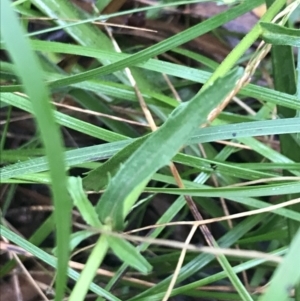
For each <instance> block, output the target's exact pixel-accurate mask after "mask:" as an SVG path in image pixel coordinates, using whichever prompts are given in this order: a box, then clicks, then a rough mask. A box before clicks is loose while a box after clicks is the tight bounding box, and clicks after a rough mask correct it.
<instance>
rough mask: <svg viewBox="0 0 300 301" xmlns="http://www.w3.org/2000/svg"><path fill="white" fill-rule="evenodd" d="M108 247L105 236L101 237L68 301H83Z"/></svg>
mask: <svg viewBox="0 0 300 301" xmlns="http://www.w3.org/2000/svg"><path fill="white" fill-rule="evenodd" d="M108 247H109V245H108V241H107V239H106V236H105V235H101V236H100V238H99V239H98V241H97V243H96V245H95V247H94V249H93V251H92V253H91V255H90V256H89V258H88V261H87V263H86V265H85V266H84V269H83V271H82V272H81V274H80V277H79V280H78V281H77V283H76V285H75V287H74V289H73V291H72V293H71V295H70V298H69V301H83V300H84V298H85V296H86V294H87V291H88V289H89V286H90V284H91V282H92V281H93V278H94V276H95V274H96V272H97V269H98V267H99V266H100V265H101V262H102V261H103V258H104V257H105V255H106V253H107V250H108Z"/></svg>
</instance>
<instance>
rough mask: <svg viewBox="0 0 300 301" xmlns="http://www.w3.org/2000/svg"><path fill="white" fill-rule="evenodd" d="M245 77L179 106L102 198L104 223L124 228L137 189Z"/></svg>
mask: <svg viewBox="0 0 300 301" xmlns="http://www.w3.org/2000/svg"><path fill="white" fill-rule="evenodd" d="M241 74H242V70H241V69H238V70H235V71H234V72H231V73H230V74H229V75H227V76H226V77H224V78H222V79H220V80H217V81H216V82H214V84H213V85H211V86H210V87H209V88H208V89H207V90H206V91H204V92H203V93H200V94H197V95H196V96H195V97H194V98H193V99H192V100H190V101H189V102H186V103H183V104H181V105H180V106H178V107H177V108H176V109H175V110H174V111H173V113H172V114H171V115H170V117H169V118H168V120H167V121H166V122H165V123H164V125H162V126H161V127H160V128H159V129H158V130H157V131H156V132H154V133H153V134H152V135H151V136H150V137H149V138H148V139H147V140H146V141H145V142H144V143H143V144H142V146H141V147H140V148H139V149H138V150H136V151H135V152H134V153H133V154H132V155H131V157H130V158H129V159H128V160H127V161H126V163H125V164H124V165H122V167H121V168H120V170H119V171H118V173H117V174H116V176H115V177H114V178H113V179H112V180H111V181H110V183H109V184H108V187H107V190H106V191H105V193H104V194H103V195H102V197H101V202H98V204H97V207H96V209H97V213H98V214H99V216H100V219H101V221H102V222H104V221H105V220H106V219H109V220H110V221H111V222H112V223H113V226H114V227H116V228H122V226H123V218H124V216H123V213H125V214H127V213H128V212H124V211H123V210H124V208H125V207H126V208H130V207H131V206H132V205H133V204H131V206H129V204H126V205H125V204H124V200H125V199H126V198H127V197H128V196H129V195H130V193H131V192H132V191H133V189H135V188H136V187H140V188H141V191H142V187H141V186H140V184H141V183H142V182H144V181H146V179H149V177H151V176H152V174H153V173H154V172H155V171H156V170H158V169H159V168H161V167H163V166H164V165H167V164H168V163H169V161H170V160H171V159H172V158H173V157H174V155H175V154H176V153H177V152H178V150H179V149H180V147H181V146H183V145H184V144H185V143H186V141H187V140H188V139H187V138H188V136H189V135H190V133H191V132H192V131H194V130H195V129H196V128H197V127H198V126H199V124H202V123H204V122H206V120H207V116H208V114H209V113H210V112H211V111H212V110H213V109H214V108H215V107H216V106H217V105H218V104H219V103H220V102H221V101H222V99H223V98H224V97H225V96H226V95H227V94H228V93H229V92H230V91H231V90H232V89H233V87H234V85H235V83H236V81H237V79H238V77H239V76H240V75H241ZM137 171H138V172H137ZM141 191H140V192H141ZM135 192H136V191H135ZM131 201H133V200H132V199H131Z"/></svg>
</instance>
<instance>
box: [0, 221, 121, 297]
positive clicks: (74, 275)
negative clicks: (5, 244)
mask: <svg viewBox="0 0 300 301" xmlns="http://www.w3.org/2000/svg"><path fill="white" fill-rule="evenodd" d="M0 233H1V235H2V236H3V237H5V238H7V239H8V240H9V241H11V242H13V243H15V244H16V245H17V246H20V247H21V248H23V249H24V250H25V251H27V252H29V253H30V254H32V255H34V256H35V257H36V258H39V259H40V260H41V261H43V262H44V263H45V264H47V265H49V266H51V267H53V268H55V269H57V266H58V261H57V259H56V258H55V257H54V256H51V255H49V254H48V253H46V252H45V251H43V250H42V249H40V248H38V247H37V246H35V245H33V244H32V243H30V242H29V241H27V240H26V239H24V238H22V237H20V236H18V235H17V234H16V233H14V232H12V231H11V230H9V229H8V228H6V227H4V226H3V225H0ZM98 257H99V254H98ZM67 273H68V276H69V277H70V278H71V279H73V280H75V281H78V279H79V273H78V272H76V271H75V270H73V269H70V268H69V269H68V271H67ZM89 289H90V290H91V291H92V292H94V293H95V294H97V295H99V296H103V297H104V298H106V299H107V300H110V301H121V300H120V299H119V298H117V297H115V296H114V295H113V294H111V293H110V292H108V291H106V290H105V289H103V288H101V287H100V286H98V285H96V284H94V283H91V284H90V286H89Z"/></svg>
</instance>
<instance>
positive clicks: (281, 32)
mask: <svg viewBox="0 0 300 301" xmlns="http://www.w3.org/2000/svg"><path fill="white" fill-rule="evenodd" d="M260 26H261V28H262V38H263V40H264V41H265V42H267V43H270V44H273V45H288V46H294V47H300V30H299V29H292V28H287V27H284V26H281V25H277V24H273V23H267V22H260Z"/></svg>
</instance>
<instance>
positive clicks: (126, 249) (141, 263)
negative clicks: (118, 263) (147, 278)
mask: <svg viewBox="0 0 300 301" xmlns="http://www.w3.org/2000/svg"><path fill="white" fill-rule="evenodd" d="M106 239H107V240H108V243H109V246H110V248H111V249H112V250H113V252H114V253H115V255H117V256H118V257H119V258H120V259H121V260H122V261H124V262H125V263H127V264H128V265H130V266H131V267H133V268H135V269H137V270H138V271H140V272H141V273H144V274H146V273H149V272H150V271H151V270H152V266H151V265H150V263H149V262H148V261H147V260H146V259H145V258H144V257H143V256H142V255H141V254H140V253H139V252H138V251H137V249H136V248H135V247H134V246H133V245H131V244H130V243H129V242H128V241H126V240H124V239H122V238H119V237H114V236H109V235H107V236H106Z"/></svg>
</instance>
